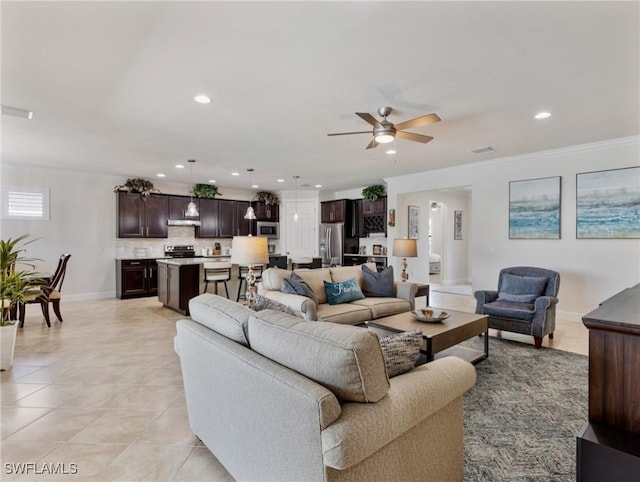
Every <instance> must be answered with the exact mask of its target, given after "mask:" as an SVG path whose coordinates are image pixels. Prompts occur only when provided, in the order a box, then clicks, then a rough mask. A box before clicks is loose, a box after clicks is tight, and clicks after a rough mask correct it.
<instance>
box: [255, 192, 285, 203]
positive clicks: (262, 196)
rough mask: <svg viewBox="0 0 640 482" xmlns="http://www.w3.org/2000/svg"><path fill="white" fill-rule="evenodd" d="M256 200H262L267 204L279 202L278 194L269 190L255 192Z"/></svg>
mask: <svg viewBox="0 0 640 482" xmlns="http://www.w3.org/2000/svg"><path fill="white" fill-rule="evenodd" d="M256 201H260V202H263V203H265V205H267V206H277V205H278V204H280V199H279V198H278V196H276V195H275V194H273V193H272V192H269V191H258V192H257V193H256Z"/></svg>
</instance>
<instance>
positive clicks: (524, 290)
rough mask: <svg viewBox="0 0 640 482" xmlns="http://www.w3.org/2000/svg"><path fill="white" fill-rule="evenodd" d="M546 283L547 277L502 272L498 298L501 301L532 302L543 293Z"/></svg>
mask: <svg viewBox="0 0 640 482" xmlns="http://www.w3.org/2000/svg"><path fill="white" fill-rule="evenodd" d="M546 285H547V278H542V277H537V276H517V275H514V274H509V273H504V274H503V275H502V283H501V285H500V289H499V292H498V299H499V300H501V301H515V302H519V303H532V302H533V301H534V300H535V299H536V298H537V297H538V296H540V295H542V294H543V293H544V289H545V287H546Z"/></svg>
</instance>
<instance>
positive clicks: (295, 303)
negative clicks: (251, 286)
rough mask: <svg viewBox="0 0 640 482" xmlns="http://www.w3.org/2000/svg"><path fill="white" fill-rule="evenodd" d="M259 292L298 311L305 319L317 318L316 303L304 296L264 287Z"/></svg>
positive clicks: (313, 319)
mask: <svg viewBox="0 0 640 482" xmlns="http://www.w3.org/2000/svg"><path fill="white" fill-rule="evenodd" d="M259 293H260V294H261V295H262V296H264V297H265V298H270V299H272V300H275V301H277V302H279V303H282V304H283V305H286V306H288V307H289V308H291V309H292V310H294V311H296V312H298V313H302V315H303V317H304V319H305V320H307V321H316V320H317V319H318V310H317V309H316V304H315V303H314V302H313V300H312V299H310V298H307V297H306V296H302V295H294V294H291V293H283V292H282V291H275V290H265V289H262V290H260V291H259Z"/></svg>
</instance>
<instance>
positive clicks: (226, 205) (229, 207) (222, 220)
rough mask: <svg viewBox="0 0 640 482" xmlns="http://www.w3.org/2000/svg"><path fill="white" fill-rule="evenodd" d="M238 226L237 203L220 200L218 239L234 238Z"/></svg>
mask: <svg viewBox="0 0 640 482" xmlns="http://www.w3.org/2000/svg"><path fill="white" fill-rule="evenodd" d="M235 225H236V201H231V200H229V199H219V200H218V237H219V238H233V235H234V234H235Z"/></svg>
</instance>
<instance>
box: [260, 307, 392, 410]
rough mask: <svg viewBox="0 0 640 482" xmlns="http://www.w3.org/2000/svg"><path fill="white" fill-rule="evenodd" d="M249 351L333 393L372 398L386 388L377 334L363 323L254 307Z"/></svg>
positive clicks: (349, 398) (361, 399) (364, 399)
mask: <svg viewBox="0 0 640 482" xmlns="http://www.w3.org/2000/svg"><path fill="white" fill-rule="evenodd" d="M248 330H249V337H250V339H251V347H252V349H253V350H254V351H256V352H258V353H260V354H261V355H263V356H265V357H267V358H270V359H271V360H273V361H275V362H277V363H280V364H281V365H284V366H286V367H288V368H291V369H292V370H295V371H297V372H299V373H301V374H303V375H305V376H306V377H308V378H311V379H312V380H315V381H316V382H318V383H320V384H321V385H324V386H325V387H327V388H328V389H329V390H331V391H332V392H333V393H334V394H335V395H336V397H338V399H341V400H344V401H352V402H377V401H378V400H380V399H381V398H382V397H384V396H385V395H386V393H387V391H388V390H389V386H390V385H389V378H388V377H387V372H386V368H385V363H384V357H383V355H382V349H381V348H380V343H379V341H378V336H377V335H376V334H375V333H373V332H371V331H369V330H365V329H363V328H357V327H355V326H344V325H337V324H335V323H318V322H314V321H303V320H300V319H299V318H295V317H292V316H289V315H286V314H284V313H280V312H277V311H271V310H265V311H260V312H256V313H254V314H253V316H251V318H250V319H249V324H248Z"/></svg>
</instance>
